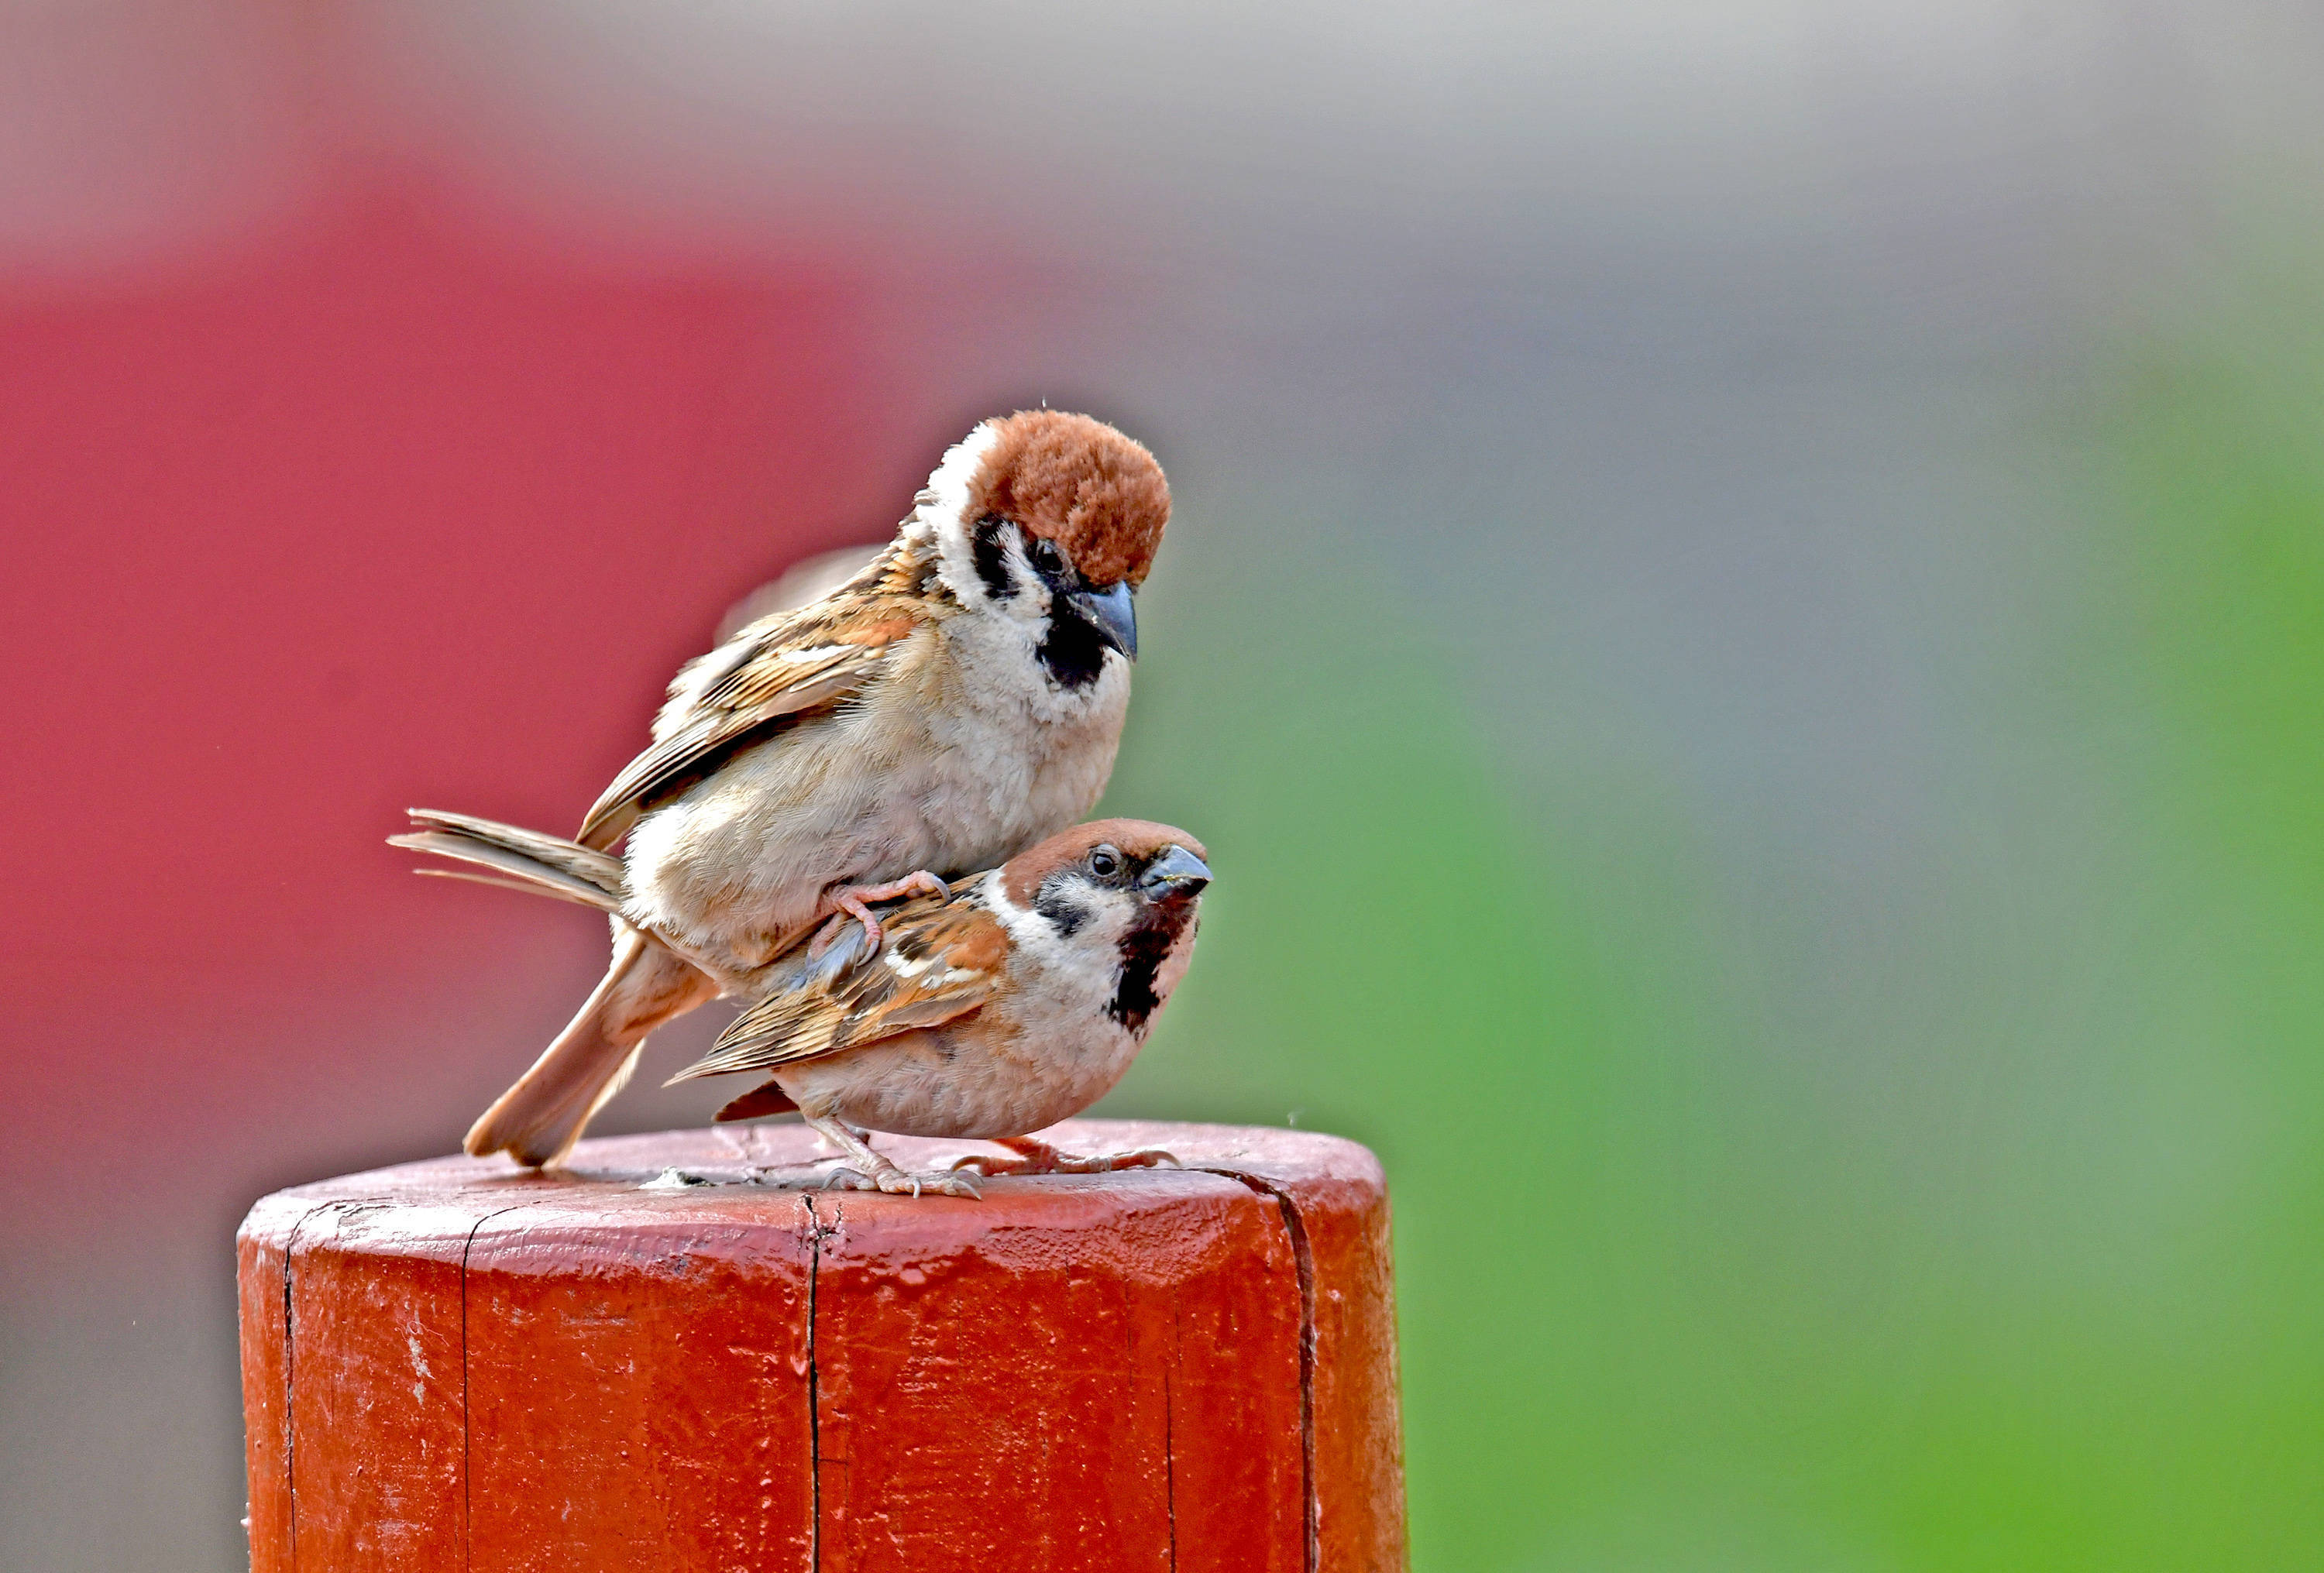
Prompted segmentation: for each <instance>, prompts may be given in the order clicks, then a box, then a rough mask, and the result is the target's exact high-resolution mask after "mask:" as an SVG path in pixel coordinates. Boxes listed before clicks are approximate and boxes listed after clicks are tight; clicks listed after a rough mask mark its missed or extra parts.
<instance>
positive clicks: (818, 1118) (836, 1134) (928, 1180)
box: [799, 1109, 978, 1201]
mask: <svg viewBox="0 0 2324 1573" xmlns="http://www.w3.org/2000/svg"><path fill="white" fill-rule="evenodd" d="M799 1112H800V1113H801V1114H802V1115H803V1116H804V1117H805V1118H806V1119H807V1124H808V1126H809V1127H812V1128H813V1129H814V1131H815V1133H816V1135H817V1136H821V1137H823V1139H824V1140H825V1141H827V1142H829V1143H831V1144H832V1145H834V1146H836V1147H837V1148H838V1149H839V1150H840V1151H841V1152H843V1153H844V1154H847V1158H848V1160H849V1161H848V1162H847V1163H845V1164H842V1165H841V1166H840V1167H838V1168H836V1169H834V1170H833V1171H832V1172H831V1173H828V1174H826V1175H825V1176H824V1181H823V1183H824V1186H825V1189H829V1188H830V1187H832V1186H834V1185H836V1186H838V1187H839V1188H840V1189H842V1190H844V1191H886V1192H887V1193H888V1194H889V1195H890V1196H901V1195H904V1194H905V1193H907V1192H908V1193H910V1194H911V1195H913V1196H918V1194H919V1193H920V1192H921V1191H941V1192H942V1193H944V1194H945V1195H946V1196H965V1197H967V1198H968V1199H969V1200H972V1201H973V1200H977V1199H978V1191H977V1189H976V1182H974V1181H973V1180H971V1179H970V1178H969V1177H968V1176H967V1175H965V1174H954V1173H949V1172H946V1173H935V1174H912V1173H906V1172H905V1171H904V1170H901V1169H899V1168H898V1167H896V1165H895V1164H891V1163H890V1162H889V1161H888V1160H887V1159H885V1158H883V1157H881V1155H880V1154H878V1153H877V1152H876V1151H874V1150H873V1149H872V1146H871V1143H870V1142H868V1141H866V1140H864V1139H863V1133H862V1132H859V1131H858V1130H856V1129H855V1127H853V1126H851V1125H849V1124H848V1123H847V1122H846V1121H845V1120H841V1119H833V1118H830V1117H829V1116H828V1115H816V1114H807V1111H806V1110H805V1109H801V1110H800V1111H799Z"/></svg>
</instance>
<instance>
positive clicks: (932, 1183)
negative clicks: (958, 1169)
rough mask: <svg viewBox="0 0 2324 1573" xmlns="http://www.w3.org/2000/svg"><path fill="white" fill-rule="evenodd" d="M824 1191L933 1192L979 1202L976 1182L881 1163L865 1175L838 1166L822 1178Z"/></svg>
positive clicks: (946, 1172)
mask: <svg viewBox="0 0 2324 1573" xmlns="http://www.w3.org/2000/svg"><path fill="white" fill-rule="evenodd" d="M823 1188H824V1189H825V1191H832V1190H838V1191H885V1192H887V1193H888V1194H889V1195H890V1196H904V1195H911V1196H915V1197H917V1196H918V1195H919V1194H920V1192H921V1191H935V1192H936V1193H937V1194H939V1195H942V1196H964V1197H966V1198H967V1199H968V1200H971V1201H980V1200H983V1192H982V1191H979V1190H977V1188H976V1182H975V1181H973V1180H972V1179H970V1178H969V1177H968V1176H967V1175H965V1174H955V1173H952V1172H950V1171H949V1170H945V1171H939V1172H938V1173H934V1174H915V1173H911V1172H910V1171H909V1170H908V1169H899V1168H898V1167H897V1166H896V1165H895V1164H890V1163H886V1162H882V1163H880V1164H876V1165H874V1166H873V1167H872V1168H871V1171H870V1172H869V1173H866V1172H865V1171H863V1170H862V1169H859V1168H857V1167H855V1166H854V1165H853V1164H840V1165H839V1166H838V1167H837V1168H835V1169H834V1170H832V1171H831V1172H830V1173H827V1174H825V1176H824V1177H823Z"/></svg>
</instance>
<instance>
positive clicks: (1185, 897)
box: [1138, 847, 1211, 901]
mask: <svg viewBox="0 0 2324 1573" xmlns="http://www.w3.org/2000/svg"><path fill="white" fill-rule="evenodd" d="M1210 882H1211V866H1210V865H1209V864H1208V863H1205V862H1203V860H1202V859H1200V858H1198V857H1196V856H1194V853H1192V852H1190V851H1187V850H1186V849H1185V848H1184V847H1168V848H1165V849H1164V851H1163V853H1162V855H1161V856H1160V857H1158V858H1157V859H1155V860H1153V861H1152V862H1150V863H1148V864H1147V865H1146V872H1145V873H1143V874H1141V875H1140V876H1139V879H1138V888H1139V889H1140V890H1142V891H1144V892H1145V893H1146V894H1147V895H1148V896H1149V897H1154V898H1156V899H1157V900H1165V901H1190V900H1192V899H1193V898H1194V897H1197V896H1200V895H1201V894H1202V893H1203V887H1204V886H1206V885H1208V884H1209V883H1210Z"/></svg>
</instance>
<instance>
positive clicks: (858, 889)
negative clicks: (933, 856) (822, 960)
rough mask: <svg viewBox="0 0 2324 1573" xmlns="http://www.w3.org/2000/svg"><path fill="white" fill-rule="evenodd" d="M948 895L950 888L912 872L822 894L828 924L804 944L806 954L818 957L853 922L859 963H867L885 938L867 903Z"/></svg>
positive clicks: (931, 876)
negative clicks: (859, 930) (860, 941)
mask: <svg viewBox="0 0 2324 1573" xmlns="http://www.w3.org/2000/svg"><path fill="white" fill-rule="evenodd" d="M951 894H952V887H951V886H949V885H947V884H945V882H944V881H943V880H942V879H939V878H936V876H935V875H934V874H931V873H929V872H928V871H927V869H916V870H915V871H913V872H912V873H909V874H907V875H905V876H904V877H903V878H900V879H892V880H890V881H889V882H888V883H887V884H885V885H842V886H840V887H838V888H835V889H833V890H831V891H828V892H826V893H825V896H824V898H823V904H824V906H825V908H826V909H827V910H829V911H830V912H831V914H832V916H831V921H830V922H828V923H826V924H824V925H823V930H822V932H821V933H819V934H816V936H815V939H814V941H813V942H812V943H809V944H808V946H807V954H808V955H810V956H821V955H822V954H823V952H825V951H827V950H829V949H830V948H831V947H832V944H833V943H834V942H835V941H836V940H837V939H838V938H839V936H840V935H841V934H845V933H846V932H847V925H848V924H849V923H851V922H853V923H860V924H862V925H863V938H864V941H865V946H864V951H863V959H864V960H865V961H870V960H871V958H872V957H873V956H875V955H877V954H879V953H880V942H881V940H882V939H884V938H885V937H886V935H885V934H882V933H881V928H880V920H879V919H878V918H876V917H874V916H872V915H871V906H870V905H869V903H871V902H874V901H893V900H895V899H897V898H898V897H903V896H949V895H951Z"/></svg>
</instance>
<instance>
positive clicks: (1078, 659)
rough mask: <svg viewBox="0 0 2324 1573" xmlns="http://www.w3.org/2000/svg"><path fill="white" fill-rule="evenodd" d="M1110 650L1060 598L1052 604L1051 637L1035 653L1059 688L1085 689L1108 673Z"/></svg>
mask: <svg viewBox="0 0 2324 1573" xmlns="http://www.w3.org/2000/svg"><path fill="white" fill-rule="evenodd" d="M1111 648H1112V647H1111V645H1109V644H1107V643H1106V642H1105V636H1104V635H1102V634H1101V633H1100V632H1098V630H1097V629H1096V628H1095V626H1093V624H1092V623H1091V622H1090V621H1088V620H1087V619H1085V618H1084V617H1082V616H1080V615H1079V614H1078V613H1076V612H1074V609H1073V607H1072V606H1071V605H1070V604H1068V603H1067V602H1066V601H1065V597H1064V596H1062V595H1060V596H1057V597H1056V598H1055V599H1054V600H1052V601H1051V602H1050V603H1049V635H1048V637H1047V639H1043V640H1042V641H1041V644H1040V648H1039V649H1036V650H1035V651H1034V652H1033V653H1034V655H1035V656H1037V657H1038V658H1039V659H1040V662H1041V667H1042V669H1043V670H1044V671H1046V672H1047V673H1048V674H1049V680H1050V681H1051V682H1053V683H1055V684H1056V685H1057V686H1058V687H1060V688H1086V687H1088V686H1089V685H1091V684H1093V683H1094V682H1096V681H1097V675H1098V674H1099V673H1100V672H1102V671H1103V670H1105V652H1106V651H1107V650H1109V649H1111Z"/></svg>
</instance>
